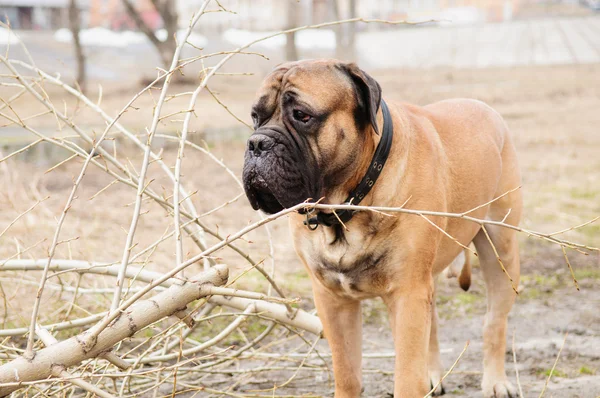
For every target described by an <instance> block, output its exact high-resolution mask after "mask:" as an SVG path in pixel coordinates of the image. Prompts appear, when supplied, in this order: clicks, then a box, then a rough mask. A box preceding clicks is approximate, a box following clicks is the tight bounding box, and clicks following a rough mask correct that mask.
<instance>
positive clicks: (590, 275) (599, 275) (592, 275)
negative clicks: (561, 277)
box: [573, 268, 600, 280]
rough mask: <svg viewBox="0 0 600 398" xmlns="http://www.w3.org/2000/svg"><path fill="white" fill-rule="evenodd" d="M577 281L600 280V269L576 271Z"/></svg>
mask: <svg viewBox="0 0 600 398" xmlns="http://www.w3.org/2000/svg"><path fill="white" fill-rule="evenodd" d="M573 272H574V273H575V279H577V280H580V279H600V269H598V268H584V269H574V270H573Z"/></svg>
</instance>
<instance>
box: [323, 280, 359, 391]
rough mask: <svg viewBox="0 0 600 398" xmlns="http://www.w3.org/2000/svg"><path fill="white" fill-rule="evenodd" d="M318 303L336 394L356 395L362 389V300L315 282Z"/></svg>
mask: <svg viewBox="0 0 600 398" xmlns="http://www.w3.org/2000/svg"><path fill="white" fill-rule="evenodd" d="M313 290H314V295H315V304H316V306H317V313H318V315H319V318H320V319H321V322H323V329H324V334H325V338H326V339H327V342H328V343H329V347H330V348H331V355H332V359H333V375H334V379H335V398H356V397H359V396H360V394H361V390H362V372H361V359H362V353H361V349H362V315H361V308H360V301H358V300H353V299H346V298H341V297H339V296H337V295H335V294H333V293H331V292H330V291H328V290H327V289H326V288H324V287H323V286H322V285H321V284H320V283H319V282H315V283H313Z"/></svg>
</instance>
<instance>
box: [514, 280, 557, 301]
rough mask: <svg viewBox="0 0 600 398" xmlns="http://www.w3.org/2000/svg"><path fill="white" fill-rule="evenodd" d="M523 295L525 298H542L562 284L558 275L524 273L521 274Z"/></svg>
mask: <svg viewBox="0 0 600 398" xmlns="http://www.w3.org/2000/svg"><path fill="white" fill-rule="evenodd" d="M521 286H522V287H523V288H522V289H521V295H520V297H522V298H524V299H533V300H536V299H540V298H542V297H545V296H547V295H549V294H551V293H552V290H553V289H555V288H557V287H559V286H561V280H560V279H559V277H558V276H557V275H541V274H532V275H523V276H521Z"/></svg>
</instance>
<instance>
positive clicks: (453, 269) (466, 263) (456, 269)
mask: <svg viewBox="0 0 600 398" xmlns="http://www.w3.org/2000/svg"><path fill="white" fill-rule="evenodd" d="M446 276H447V277H448V278H454V277H455V276H458V284H459V285H460V287H461V288H462V289H463V290H464V291H465V292H466V291H467V290H469V288H470V287H471V258H470V257H469V251H468V250H467V249H464V250H463V251H462V252H461V253H460V254H459V255H458V256H457V257H456V258H455V259H454V261H452V263H450V265H449V266H448V268H446Z"/></svg>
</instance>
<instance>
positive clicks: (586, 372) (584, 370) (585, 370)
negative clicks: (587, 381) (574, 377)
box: [579, 365, 596, 375]
mask: <svg viewBox="0 0 600 398" xmlns="http://www.w3.org/2000/svg"><path fill="white" fill-rule="evenodd" d="M579 373H580V374H582V375H595V374H596V369H591V368H588V367H587V366H585V365H584V366H582V367H580V368H579Z"/></svg>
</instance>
